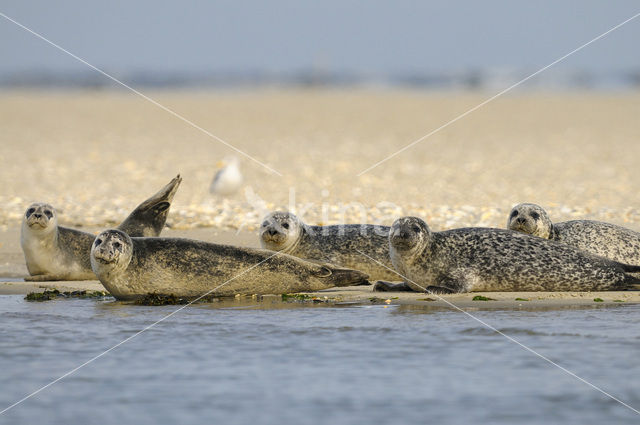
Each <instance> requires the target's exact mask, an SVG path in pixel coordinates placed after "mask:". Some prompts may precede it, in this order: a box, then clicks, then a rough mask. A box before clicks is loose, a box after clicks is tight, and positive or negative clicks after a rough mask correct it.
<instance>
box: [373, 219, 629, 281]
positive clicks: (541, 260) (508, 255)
mask: <svg viewBox="0 0 640 425" xmlns="http://www.w3.org/2000/svg"><path fill="white" fill-rule="evenodd" d="M389 246H390V248H389V252H390V254H391V261H392V263H393V266H394V267H395V269H396V271H397V272H398V273H400V274H401V275H403V276H405V277H406V278H407V281H406V284H401V286H404V287H406V286H408V287H409V288H411V289H412V290H414V291H424V290H425V289H426V290H427V291H429V292H435V293H457V292H469V291H605V290H625V289H635V288H636V287H637V286H636V285H639V284H640V279H638V278H636V277H634V276H632V275H630V274H628V273H629V272H637V271H640V266H631V265H627V264H622V263H618V262H615V261H611V260H608V259H606V258H603V257H598V256H595V255H592V254H588V253H585V252H583V251H580V250H578V249H575V248H573V247H570V246H568V245H564V244H561V243H558V242H554V241H546V240H544V239H541V238H538V237H534V236H530V235H525V234H523V233H517V232H511V231H509V230H503V229H489V228H463V229H453V230H447V231H443V232H431V230H430V229H429V227H428V226H427V224H426V223H425V222H424V221H423V220H421V219H420V218H417V217H403V218H400V219H398V220H396V221H395V222H394V223H393V226H392V227H391V231H390V232H389ZM376 287H377V288H378V289H382V290H385V289H386V290H389V289H391V290H393V289H396V288H395V287H394V286H392V285H389V284H386V283H381V284H377V285H376ZM398 289H400V288H398Z"/></svg>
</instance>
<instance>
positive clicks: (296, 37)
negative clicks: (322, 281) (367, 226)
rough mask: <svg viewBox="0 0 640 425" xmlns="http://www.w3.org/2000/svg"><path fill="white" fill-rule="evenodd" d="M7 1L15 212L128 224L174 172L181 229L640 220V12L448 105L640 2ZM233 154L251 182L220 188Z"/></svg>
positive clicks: (174, 218)
mask: <svg viewBox="0 0 640 425" xmlns="http://www.w3.org/2000/svg"><path fill="white" fill-rule="evenodd" d="M0 12H2V13H3V14H4V15H5V17H0V57H1V58H2V60H1V61H0V138H1V140H2V145H3V149H2V152H0V161H1V165H2V167H0V179H1V182H2V183H4V184H3V186H4V187H5V188H6V189H5V192H4V193H2V194H0V204H2V205H3V207H4V208H3V209H2V213H1V214H0V226H5V227H7V226H8V227H11V226H13V225H18V224H19V220H20V218H21V215H22V212H23V211H24V208H26V205H27V204H28V203H29V202H32V201H41V200H43V201H48V202H51V203H52V204H54V205H55V206H57V207H58V208H59V209H60V210H61V211H62V212H63V214H61V218H62V221H63V223H67V224H73V225H77V226H87V225H93V226H99V227H100V226H106V225H110V224H113V223H117V222H118V221H119V220H121V218H122V217H124V216H125V215H126V213H127V212H128V211H129V210H130V209H132V208H133V207H135V205H136V204H137V203H138V202H140V201H141V200H142V199H144V198H145V197H147V196H148V195H150V194H151V193H153V192H155V191H156V190H157V189H158V188H160V187H161V186H162V185H164V184H165V183H166V182H168V181H169V180H170V179H171V178H172V177H173V176H174V175H176V174H177V173H178V172H180V173H182V175H183V177H184V183H183V185H182V188H181V189H180V191H179V192H178V195H177V196H176V199H175V205H174V209H172V211H173V214H171V215H170V219H169V223H170V224H171V225H173V226H174V227H178V228H185V229H189V228H192V227H199V226H214V227H220V228H229V229H238V228H244V229H254V228H255V225H256V224H257V223H258V222H259V221H260V218H261V215H262V214H263V213H264V212H265V211H266V210H270V209H276V208H278V209H282V208H292V209H295V210H297V211H301V210H304V211H305V214H306V217H307V221H310V222H314V223H335V222H344V221H347V222H359V221H363V220H366V221H378V222H382V223H384V224H388V223H389V222H391V221H392V220H393V218H394V217H397V216H398V215H401V214H414V215H420V216H422V217H424V218H426V219H427V220H428V221H429V222H430V223H432V225H433V226H434V227H435V228H438V229H441V228H450V227H455V226H461V225H486V226H497V227H502V226H504V222H506V213H507V212H508V210H509V209H510V208H511V206H512V205H514V204H516V203H519V202H525V201H527V202H536V203H539V204H541V205H543V206H545V207H547V208H549V209H550V212H551V214H552V216H553V217H557V219H558V220H560V219H563V218H568V217H585V216H587V217H590V218H597V219H604V220H609V221H614V222H619V223H626V224H627V225H630V226H633V225H634V223H636V222H638V221H639V220H640V214H639V213H638V211H637V210H636V206H637V202H636V196H635V193H636V188H637V187H638V186H640V177H639V176H638V175H637V173H636V172H635V167H636V162H637V161H636V160H635V158H637V157H638V155H640V143H638V141H639V140H640V123H639V120H638V119H637V118H638V114H639V113H640V91H639V90H638V89H639V88H640V55H638V54H637V42H638V40H639V39H640V18H639V19H634V20H632V21H630V22H628V23H627V24H625V25H623V26H621V27H620V28H618V29H616V30H615V31H612V32H611V33H609V34H607V35H606V36H604V37H603V38H602V39H600V40H597V41H595V42H594V43H592V44H590V45H589V46H587V47H585V48H584V49H582V50H580V51H578V52H576V53H575V54H573V55H571V56H569V57H567V58H566V59H564V60H562V61H561V62H559V63H557V64H555V65H554V66H552V67H550V68H549V69H546V70H544V72H541V73H539V74H538V75H536V76H535V77H533V78H531V79H528V80H527V81H526V82H525V83H524V84H521V85H518V86H517V87H516V88H514V89H513V90H511V91H509V92H508V93H506V94H505V95H503V96H500V97H499V98H497V99H495V100H493V101H491V102H490V103H487V104H486V105H484V106H482V107H481V108H479V109H477V110H474V111H473V112H472V113H470V114H468V115H466V116H464V118H462V119H460V120H458V121H455V122H451V121H452V120H455V119H456V118H457V117H459V116H460V115H461V114H465V113H466V112H467V111H469V110H471V109H472V108H474V107H476V106H477V105H480V104H481V103H483V102H484V101H486V100H487V99H489V98H490V97H492V96H494V95H495V94H497V93H499V92H500V91H502V90H504V89H506V88H508V87H509V86H511V85H512V84H515V83H517V82H519V81H521V80H522V79H523V78H526V77H527V76H529V75H531V74H532V73H534V72H536V71H538V70H540V69H541V68H543V67H545V66H547V65H549V64H551V63H552V62H554V61H556V60H557V59H559V58H561V57H562V56H564V55H566V54H567V53H569V52H571V51H573V50H574V49H576V48H578V47H580V46H582V45H583V44H585V43H587V42H589V41H590V40H592V39H594V38H595V37H598V36H599V35H601V34H603V33H605V32H606V31H609V30H611V29H612V28H613V27H615V26H616V25H618V24H620V23H622V22H624V21H625V20H627V19H629V18H631V17H632V16H634V15H635V14H636V13H638V12H639V10H638V7H637V3H636V2H633V1H618V2H615V3H605V2H599V1H581V2H569V1H565V2H552V1H542V2H535V3H531V2H503V1H487V2H482V3H477V2H469V1H467V2H465V1H454V2H450V1H429V2H413V1H399V2H383V1H371V2H357V1H333V0H330V1H325V2H306V1H304V2H299V1H281V0H277V1H273V2H268V3H265V2H258V1H244V2H230V1H214V2H205V1H201V2H200V1H194V2H182V3H176V2H156V1H138V2H134V3H131V2H124V1H114V2H93V1H90V2H86V1H66V2H62V3H51V2H45V1H32V2H18V1H5V2H3V3H2V7H0ZM9 19H13V20H15V21H16V22H18V23H20V24H22V25H24V26H25V27H27V28H29V29H31V30H32V31H34V32H37V33H38V34H40V35H42V37H45V38H46V39H48V40H50V41H51V42H52V43H56V44H57V45H59V46H60V47H61V48H63V49H66V50H67V51H68V52H70V53H72V54H74V55H77V56H78V57H79V58H81V59H82V60H84V61H86V62H87V63H88V64H91V65H93V66H95V67H98V68H99V69H100V70H103V71H104V72H106V73H108V74H110V75H112V76H113V77H114V78H116V79H118V80H120V81H121V82H123V83H124V84H127V85H130V86H131V87H133V88H135V89H136V90H139V91H140V92H141V93H143V94H144V95H146V96H149V97H150V98H151V99H153V100H154V101H155V102H157V103H158V104H159V105H161V107H159V106H158V104H154V103H152V102H150V101H149V99H144V98H142V97H141V96H139V95H137V94H135V93H133V92H131V91H130V90H127V89H126V88H125V87H123V86H122V85H119V84H118V83H116V82H115V81H113V80H111V79H109V78H108V77H106V76H105V75H103V74H101V73H100V72H97V71H96V70H95V69H92V68H91V67H90V66H88V65H87V64H85V63H82V62H81V61H78V60H76V59H74V58H73V57H71V56H70V55H69V54H66V53H64V52H62V51H60V50H59V49H57V48H55V47H54V46H52V45H51V44H49V43H47V42H45V41H43V40H42V39H40V38H38V37H37V36H35V35H34V34H33V33H30V32H29V31H28V30H25V29H24V28H21V27H20V26H19V25H17V24H16V23H13V22H11V21H10V20H9ZM163 108H168V109H170V110H171V111H172V112H174V113H175V115H172V113H171V112H168V111H167V110H166V109H163ZM449 123H450V125H449ZM443 126H444V127H443ZM432 132H433V134H430V133H432ZM429 134H430V135H429ZM425 135H429V137H427V138H426V139H424V140H422V141H420V142H419V143H417V144H415V146H412V147H411V148H409V149H406V150H403V151H402V152H401V153H399V154H397V155H395V154H396V153H397V152H398V151H399V150H401V149H403V148H405V147H406V146H407V145H409V144H410V143H412V142H414V141H416V140H421V139H422V138H423V137H424V136H425ZM221 140H222V141H224V142H225V143H222V142H221ZM390 156H392V158H391V159H389V160H388V161H384V160H385V159H387V158H389V157H390ZM233 157H235V158H236V159H238V160H239V169H240V172H241V175H242V176H243V179H242V184H241V185H240V186H239V187H238V188H237V190H236V191H235V193H231V194H229V193H225V194H224V195H221V194H220V193H211V192H210V191H209V188H210V183H211V181H212V179H213V176H214V175H215V174H216V173H217V172H218V171H219V170H221V169H223V168H221V167H224V164H223V165H219V161H220V160H221V159H223V158H227V159H229V158H231V159H233ZM380 161H384V162H382V163H380ZM378 163H379V165H377V166H375V167H374V168H370V167H372V166H374V165H375V164H378ZM265 166H266V167H265ZM365 170H366V172H364V173H363V171H365ZM323 205H324V206H323ZM345 209H348V210H349V211H348V212H346V213H345V212H344V211H345Z"/></svg>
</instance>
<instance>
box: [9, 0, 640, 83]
mask: <svg viewBox="0 0 640 425" xmlns="http://www.w3.org/2000/svg"><path fill="white" fill-rule="evenodd" d="M637 9H638V8H637V2H634V1H617V2H612V3H609V2H601V1H595V0H592V1H590V0H587V1H563V2H554V1H540V2H535V3H531V2H504V1H493V0H492V1H485V2H482V3H478V2H469V1H426V2H415V1H397V2H388V1H379V0H374V1H369V2H361V1H351V0H348V1H335V0H328V1H324V2H310V1H302V2H300V1H283V0H276V1H271V2H268V3H266V2H260V1H240V2H231V1H214V2H208V1H191V2H184V3H183V2H180V3H177V2H157V1H152V0H142V1H137V2H134V3H132V2H126V1H113V2H95V1H89V2H87V1H79V0H71V1H65V2H60V3H51V2H48V1H43V0H35V1H30V2H19V1H5V2H3V6H2V12H3V13H5V14H6V15H7V16H9V17H11V18H13V19H15V20H17V21H18V22H20V23H22V24H23V25H25V26H26V27H28V28H31V29H33V30H34V31H36V32H39V33H40V34H41V35H43V36H44V37H46V38H48V39H50V40H51V41H52V42H54V43H57V44H59V45H60V46H62V47H63V48H65V49H67V50H69V51H70V52H72V53H74V54H76V55H78V56H80V57H81V58H83V59H85V60H86V61H88V62H89V63H91V64H93V65H95V66H97V67H99V68H101V69H103V70H105V71H106V72H109V73H111V74H113V75H114V76H116V77H117V78H119V79H121V80H122V81H123V82H125V83H127V84H135V85H136V86H141V87H162V88H166V87H169V88H176V87H178V88H181V87H216V88H228V87H238V86H262V85H276V86H323V87H326V86H339V87H345V86H383V87H384V86H401V87H412V88H423V89H490V88H504V86H505V85H508V84H509V83H512V82H515V81H517V80H519V79H521V78H523V77H524V76H526V75H528V74H529V73H531V72H534V71H536V70H538V69H539V68H541V67H543V66H545V65H547V64H549V63H550V62H552V61H553V60H555V59H557V58H559V57H560V56H562V55H564V54H566V53H568V52H569V51H571V50H573V49H574V48H576V47H578V46H580V45H582V44H583V43H585V42H587V41H589V40H590V39H592V38H594V37H596V36H597V35H600V34H601V33H603V32H605V31H607V30H609V29H610V28H611V27H613V26H614V25H616V24H618V23H620V22H622V21H624V20H626V19H628V18H630V17H631V16H633V15H634V14H635V13H637V12H638V10H637ZM639 38H640V25H638V24H637V23H633V22H632V23H630V24H629V25H626V26H624V27H622V28H620V29H618V30H617V31H615V32H613V33H612V34H610V35H608V36H607V37H606V40H602V41H601V42H597V43H595V44H594V45H592V46H590V47H589V49H588V50H586V51H583V52H580V53H578V54H576V55H574V56H572V57H571V58H570V59H567V60H566V61H564V62H563V63H562V64H558V65H556V66H555V67H553V69H550V70H548V71H546V72H545V73H544V74H542V75H540V76H539V77H537V78H536V79H535V80H534V81H530V82H529V83H528V84H527V88H554V89H555V88H565V89H569V88H581V89H582V88H597V89H616V88H617V89H623V88H629V87H637V86H638V85H640V55H638V54H637V40H638V39H639ZM0 40H2V41H1V43H0V54H1V55H2V58H3V60H2V61H1V62H0V83H1V84H2V86H4V87H16V86H39V87H92V88H98V87H100V88H108V87H113V86H114V83H113V82H112V81H109V80H108V79H106V78H104V76H101V75H100V74H98V73H96V72H95V71H93V70H91V69H89V68H88V67H87V66H85V65H84V64H82V63H79V62H77V61H76V60H74V59H73V58H71V57H69V56H67V55H65V54H63V53H62V52H60V51H58V50H56V49H54V48H52V47H51V46H50V45H47V44H45V43H43V42H42V40H39V39H37V38H35V37H34V36H33V35H32V34H29V33H28V32H26V31H25V30H23V29H20V28H19V27H18V26H16V25H14V24H12V23H10V22H8V21H6V20H4V21H3V22H2V25H0Z"/></svg>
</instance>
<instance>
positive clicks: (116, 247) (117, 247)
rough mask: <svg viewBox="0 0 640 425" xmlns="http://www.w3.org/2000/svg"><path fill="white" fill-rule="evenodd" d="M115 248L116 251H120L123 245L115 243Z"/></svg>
mask: <svg viewBox="0 0 640 425" xmlns="http://www.w3.org/2000/svg"><path fill="white" fill-rule="evenodd" d="M113 247H114V248H115V249H120V248H122V244H121V243H120V242H114V243H113Z"/></svg>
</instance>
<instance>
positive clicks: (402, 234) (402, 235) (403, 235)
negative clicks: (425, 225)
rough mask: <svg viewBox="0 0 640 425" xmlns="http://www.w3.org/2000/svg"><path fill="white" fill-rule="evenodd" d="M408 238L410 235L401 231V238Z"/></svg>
mask: <svg viewBox="0 0 640 425" xmlns="http://www.w3.org/2000/svg"><path fill="white" fill-rule="evenodd" d="M407 236H409V234H408V233H407V232H406V231H404V230H401V231H400V237H401V238H406V237H407Z"/></svg>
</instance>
